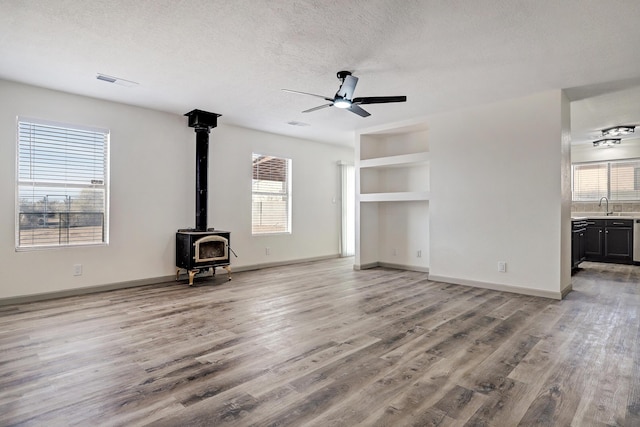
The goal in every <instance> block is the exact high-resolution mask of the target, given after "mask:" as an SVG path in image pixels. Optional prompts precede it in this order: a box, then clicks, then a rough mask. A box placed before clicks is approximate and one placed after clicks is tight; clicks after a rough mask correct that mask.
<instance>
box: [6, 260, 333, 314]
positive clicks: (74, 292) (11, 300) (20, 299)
mask: <svg viewBox="0 0 640 427" xmlns="http://www.w3.org/2000/svg"><path fill="white" fill-rule="evenodd" d="M338 257H339V255H328V256H322V257H315V258H304V259H297V260H290V261H280V262H272V263H265V264H255V265H245V266H241V267H234V266H233V265H232V266H231V271H232V272H233V273H238V272H241V271H251V270H260V269H263V268H269V267H279V266H283V265H291V264H301V263H304V262H313V261H322V260H326V259H333V258H338ZM208 275H209V276H210V275H211V274H208ZM198 277H204V276H196V278H198ZM175 281H176V276H175V275H171V276H160V277H151V278H149V279H140V280H131V281H126V282H118V283H109V284H106V285H96V286H87V287H84V288H75V289H65V290H62V291H54V292H44V293H39V294H31V295H20V296H15V297H8V298H0V306H3V305H10V304H25V303H30V302H37V301H44V300H50V299H56V298H65V297H72V296H78V295H85V294H92V293H96V292H105V291H114V290H118V289H126V288H135V287H138V286H147V285H156V284H160V283H167V282H175Z"/></svg>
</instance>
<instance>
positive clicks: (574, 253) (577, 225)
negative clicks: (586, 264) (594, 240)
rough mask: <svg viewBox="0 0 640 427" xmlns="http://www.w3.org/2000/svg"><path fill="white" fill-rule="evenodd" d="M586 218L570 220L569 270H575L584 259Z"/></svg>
mask: <svg viewBox="0 0 640 427" xmlns="http://www.w3.org/2000/svg"><path fill="white" fill-rule="evenodd" d="M586 227H587V221H586V220H574V221H571V230H572V233H571V270H572V271H575V270H576V269H577V268H578V266H579V265H580V263H581V262H582V261H584V260H585V259H586V249H587V246H586V243H587V237H586V231H587V228H586Z"/></svg>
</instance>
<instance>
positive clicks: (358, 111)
mask: <svg viewBox="0 0 640 427" xmlns="http://www.w3.org/2000/svg"><path fill="white" fill-rule="evenodd" d="M347 110H349V111H351V112H352V113H356V114H357V115H359V116H360V117H369V116H370V115H371V114H370V113H369V112H368V111H366V110H364V109H363V108H360V107H359V106H357V105H356V104H351V107H349V108H347Z"/></svg>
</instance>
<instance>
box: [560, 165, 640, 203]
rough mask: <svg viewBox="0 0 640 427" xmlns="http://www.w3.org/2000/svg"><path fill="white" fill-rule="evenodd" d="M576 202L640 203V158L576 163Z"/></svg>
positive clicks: (574, 182)
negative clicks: (604, 198)
mask: <svg viewBox="0 0 640 427" xmlns="http://www.w3.org/2000/svg"><path fill="white" fill-rule="evenodd" d="M572 169H573V179H572V193H573V201H575V202H593V201H595V202H597V201H599V200H600V198H601V197H607V198H609V200H611V201H638V200H640V159H632V160H620V161H614V162H596V163H581V164H574V165H573V167H572Z"/></svg>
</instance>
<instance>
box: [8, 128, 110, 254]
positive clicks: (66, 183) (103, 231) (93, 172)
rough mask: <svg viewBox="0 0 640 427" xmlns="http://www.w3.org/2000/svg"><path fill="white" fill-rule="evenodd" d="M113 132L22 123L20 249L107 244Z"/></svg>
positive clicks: (18, 204)
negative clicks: (110, 156)
mask: <svg viewBox="0 0 640 427" xmlns="http://www.w3.org/2000/svg"><path fill="white" fill-rule="evenodd" d="M108 157H109V131H107V130H104V129H91V128H87V127H79V126H73V125H66V124H60V123H52V122H45V121H41V120H33V119H23V118H18V149H17V168H16V174H17V192H16V199H17V200H16V248H18V249H29V248H44V247H60V246H72V245H92V244H104V243H107V242H108V238H107V236H108V233H107V230H108V227H107V224H108V220H107V219H108V208H107V206H108V203H107V201H108V163H109V159H108Z"/></svg>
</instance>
